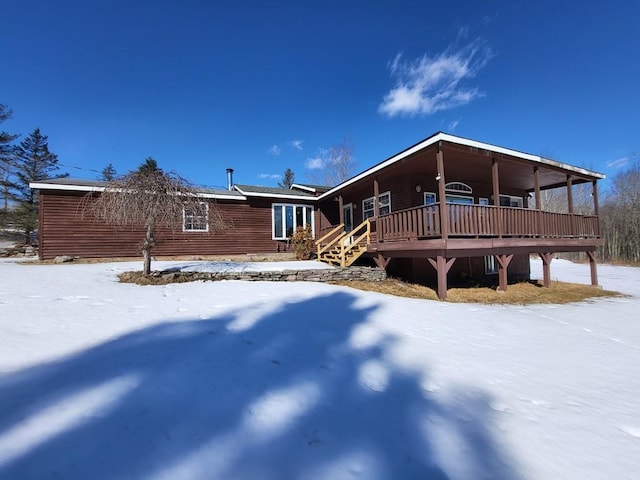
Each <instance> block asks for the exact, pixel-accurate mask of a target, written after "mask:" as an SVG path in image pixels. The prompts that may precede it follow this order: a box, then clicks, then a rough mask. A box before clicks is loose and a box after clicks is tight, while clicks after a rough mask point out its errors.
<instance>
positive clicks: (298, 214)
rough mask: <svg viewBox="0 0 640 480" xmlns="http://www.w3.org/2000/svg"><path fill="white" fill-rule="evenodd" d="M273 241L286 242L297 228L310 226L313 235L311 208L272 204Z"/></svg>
mask: <svg viewBox="0 0 640 480" xmlns="http://www.w3.org/2000/svg"><path fill="white" fill-rule="evenodd" d="M271 213H272V215H271V220H272V235H273V239H274V240H287V239H289V238H291V237H292V236H293V233H294V232H295V231H296V228H298V227H306V226H307V225H309V226H311V234H312V235H314V225H313V207H311V206H309V205H291V204H273V205H272V206H271Z"/></svg>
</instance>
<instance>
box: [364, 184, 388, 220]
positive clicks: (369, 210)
mask: <svg viewBox="0 0 640 480" xmlns="http://www.w3.org/2000/svg"><path fill="white" fill-rule="evenodd" d="M383 197H387V198H386V200H383ZM374 201H375V197H373V196H372V197H368V198H365V199H364V200H362V221H363V222H364V221H365V220H366V219H367V218H371V217H373V216H374V212H375V211H376V210H375V204H374V203H373V202H374ZM366 202H371V208H366V209H365V203H366ZM387 207H388V208H389V211H388V212H386V213H382V209H383V208H387ZM378 212H379V213H380V215H387V214H388V213H391V191H386V192H383V193H381V194H379V195H378ZM367 213H369V215H367Z"/></svg>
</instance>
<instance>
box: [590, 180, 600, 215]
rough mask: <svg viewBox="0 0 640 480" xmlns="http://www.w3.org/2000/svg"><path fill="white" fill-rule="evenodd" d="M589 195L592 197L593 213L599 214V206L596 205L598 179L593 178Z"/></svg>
mask: <svg viewBox="0 0 640 480" xmlns="http://www.w3.org/2000/svg"><path fill="white" fill-rule="evenodd" d="M591 196H592V197H593V213H594V215H596V216H598V215H600V206H599V205H598V181H597V180H594V181H593V183H592V186H591Z"/></svg>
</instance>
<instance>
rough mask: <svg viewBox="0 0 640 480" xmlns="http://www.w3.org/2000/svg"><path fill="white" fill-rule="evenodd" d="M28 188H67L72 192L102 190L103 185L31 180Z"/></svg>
mask: <svg viewBox="0 0 640 480" xmlns="http://www.w3.org/2000/svg"><path fill="white" fill-rule="evenodd" d="M29 188H37V189H38V190H67V191H73V192H104V190H105V187H99V186H95V185H93V186H92V185H65V184H61V183H40V182H31V183H29Z"/></svg>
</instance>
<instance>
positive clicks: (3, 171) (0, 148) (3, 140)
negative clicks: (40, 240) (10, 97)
mask: <svg viewBox="0 0 640 480" xmlns="http://www.w3.org/2000/svg"><path fill="white" fill-rule="evenodd" d="M12 113H13V112H12V111H11V110H10V109H9V108H8V107H7V106H6V105H2V104H0V123H2V122H4V121H5V120H8V119H10V118H11V114H12ZM16 138H18V135H12V134H10V133H7V132H3V131H0V189H1V191H2V202H3V212H2V217H3V218H2V219H3V220H5V219H6V216H7V213H8V209H9V185H10V183H9V181H10V179H11V175H12V173H13V170H14V166H15V164H14V162H13V145H12V142H13V141H14V140H15V139H16Z"/></svg>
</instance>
